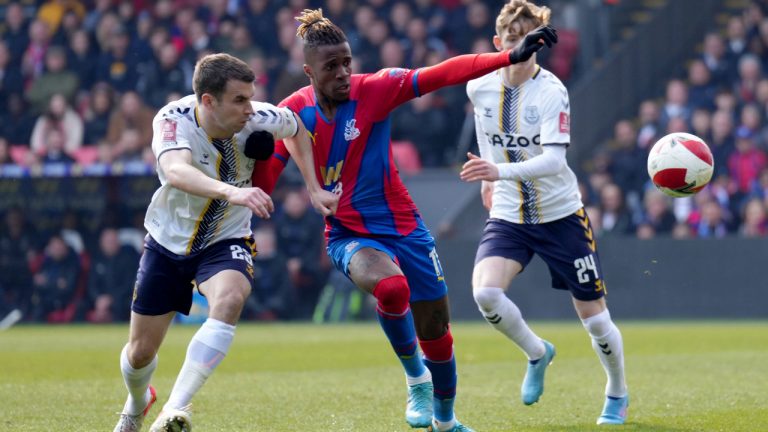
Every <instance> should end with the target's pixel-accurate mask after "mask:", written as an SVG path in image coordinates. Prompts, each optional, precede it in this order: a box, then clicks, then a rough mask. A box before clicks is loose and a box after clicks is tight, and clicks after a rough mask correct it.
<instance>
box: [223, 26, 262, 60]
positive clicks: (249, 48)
mask: <svg viewBox="0 0 768 432" xmlns="http://www.w3.org/2000/svg"><path fill="white" fill-rule="evenodd" d="M231 41H232V42H231V43H230V45H229V48H228V49H227V52H228V53H229V54H231V55H233V56H235V57H237V58H239V59H240V60H243V61H246V60H248V59H249V58H251V57H253V56H257V55H261V52H260V51H259V50H258V49H256V47H255V46H254V44H253V41H252V40H251V34H250V32H249V31H248V27H246V26H245V25H243V24H239V25H236V26H235V29H234V30H233V32H232V38H231Z"/></svg>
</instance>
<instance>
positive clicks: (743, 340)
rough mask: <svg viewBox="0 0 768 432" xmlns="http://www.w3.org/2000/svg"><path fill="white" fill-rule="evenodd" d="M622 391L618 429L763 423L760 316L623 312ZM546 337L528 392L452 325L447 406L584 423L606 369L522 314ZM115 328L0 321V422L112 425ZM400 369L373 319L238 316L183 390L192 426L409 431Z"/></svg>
mask: <svg viewBox="0 0 768 432" xmlns="http://www.w3.org/2000/svg"><path fill="white" fill-rule="evenodd" d="M618 325H619V326H620V328H621V329H622V332H623V335H624V343H625V351H626V367H627V375H628V384H629V389H630V410H629V421H628V424H627V425H625V426H623V427H607V429H609V430H623V431H659V432H661V431H665V432H667V431H671V432H674V431H728V432H731V431H767V430H768V322H767V321H750V322H725V321H723V322H710V321H707V322H698V321H685V322H666V321H665V322H622V321H618ZM531 326H532V328H533V329H534V330H535V331H537V332H538V333H539V334H540V335H541V336H542V337H544V338H546V339H548V340H550V341H552V342H553V343H554V344H555V346H556V347H557V357H556V358H555V361H554V363H553V364H552V366H551V367H550V368H549V369H548V371H547V381H546V390H545V392H544V395H543V396H542V399H541V401H540V402H539V403H537V404H535V405H533V406H530V407H528V406H524V405H523V404H522V403H521V402H520V396H519V386H520V382H521V380H522V377H523V373H524V369H525V361H524V357H523V355H522V353H521V352H519V351H518V350H517V349H516V348H515V347H513V346H512V345H511V344H510V343H507V342H506V340H505V339H503V338H502V336H501V335H499V334H497V333H496V332H494V331H493V330H492V329H491V328H490V327H489V326H488V325H486V324H485V323H482V322H457V323H454V325H453V333H454V338H455V348H456V354H457V358H458V360H459V396H458V399H457V414H458V417H459V419H460V420H462V422H464V423H465V424H467V425H468V426H471V427H473V428H474V429H475V430H476V431H478V432H482V431H569V432H570V431H573V432H581V431H592V430H605V429H606V427H597V426H595V425H594V422H595V419H596V418H597V416H598V414H599V413H600V409H601V407H602V403H603V386H604V384H605V376H604V374H603V370H602V368H601V367H600V364H599V362H598V359H597V357H596V355H595V353H594V352H593V351H592V348H591V346H590V343H589V339H588V336H587V334H586V332H585V331H584V330H583V329H582V327H581V325H580V323H578V321H576V320H574V321H573V322H557V323H551V322H532V323H531ZM196 329H197V328H196V326H179V325H176V326H174V327H172V328H171V329H170V331H169V333H168V337H167V339H166V342H165V344H164V345H163V347H162V349H161V351H160V362H159V366H158V369H157V371H156V373H155V377H154V379H153V384H154V385H155V387H156V388H157V390H158V396H159V398H160V400H159V402H160V403H159V404H158V405H156V407H155V408H153V409H152V412H151V413H150V418H149V419H148V421H147V423H146V424H145V429H144V430H147V429H148V426H149V423H151V421H152V420H153V419H154V417H155V416H156V415H157V413H158V412H159V410H160V407H161V406H162V403H164V402H165V400H166V399H167V397H168V393H169V392H170V389H171V387H172V386H173V380H174V377H175V375H176V373H177V372H178V370H179V367H180V366H181V362H182V361H183V357H184V353H185V350H186V345H187V343H188V341H189V339H190V337H191V336H192V334H193V333H194V332H195V331H196ZM126 337H127V325H121V326H66V327H41V326H17V327H13V328H11V329H10V330H8V331H5V332H2V333H0V413H1V414H2V415H0V431H4V432H12V431H14V432H15V431H34V432H40V431H78V432H81V431H111V430H112V428H113V427H114V424H115V422H116V420H117V414H116V413H117V412H118V411H119V410H120V409H121V408H122V405H123V402H124V399H125V395H126V393H125V389H124V386H123V383H122V379H121V377H120V373H119V367H118V357H119V353H120V349H121V347H122V346H123V344H124V343H125V338H126ZM404 407H405V379H404V376H403V372H402V369H401V368H400V366H399V363H398V361H397V360H396V358H395V356H394V354H393V353H392V352H391V350H390V349H389V346H388V343H387V342H386V340H385V338H384V335H383V334H382V332H381V331H380V330H379V328H378V326H377V325H376V324H375V323H363V324H349V325H328V326H314V325H290V324H275V325H273V324H268V325H265V324H251V323H249V324H242V325H240V326H238V330H237V334H236V337H235V342H234V345H233V347H232V350H231V351H230V353H229V355H228V357H227V358H226V359H225V360H224V362H223V363H222V364H221V366H220V367H219V368H218V369H217V371H216V373H215V374H214V375H213V376H212V378H211V379H209V381H208V383H207V384H206V386H205V387H203V389H202V391H201V392H200V393H199V394H198V395H197V396H196V397H195V399H194V407H193V412H194V415H193V422H194V423H193V424H194V430H195V431H197V432H203V431H281V432H282V431H286V432H287V431H299V430H301V431H382V432H384V431H408V430H411V429H410V428H409V427H408V426H407V425H406V423H405V421H404V419H403V410H404Z"/></svg>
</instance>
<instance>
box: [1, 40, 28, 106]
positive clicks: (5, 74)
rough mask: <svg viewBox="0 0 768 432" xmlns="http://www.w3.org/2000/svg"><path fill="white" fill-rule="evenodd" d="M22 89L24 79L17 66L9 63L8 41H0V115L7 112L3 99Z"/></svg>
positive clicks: (5, 99)
mask: <svg viewBox="0 0 768 432" xmlns="http://www.w3.org/2000/svg"><path fill="white" fill-rule="evenodd" d="M23 91H24V79H23V78H22V76H21V72H19V69H18V68H17V67H14V66H13V65H12V64H11V52H10V51H9V50H8V43H7V42H4V41H0V116H2V115H3V114H6V113H7V112H8V106H7V104H6V103H4V102H5V101H7V100H8V97H9V96H10V95H11V93H22V92H23ZM0 118H1V117H0Z"/></svg>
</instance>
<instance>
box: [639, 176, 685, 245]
mask: <svg viewBox="0 0 768 432" xmlns="http://www.w3.org/2000/svg"><path fill="white" fill-rule="evenodd" d="M676 222H677V221H676V219H675V215H674V213H673V212H672V209H671V208H670V198H669V197H668V196H666V195H664V194H663V193H662V192H661V191H659V190H658V189H656V188H648V189H646V191H645V197H644V199H643V217H642V222H641V223H640V224H639V225H638V227H637V233H638V237H641V232H643V231H647V230H648V229H650V230H651V231H652V233H653V235H668V234H670V233H671V232H672V228H673V227H674V226H675V223H676Z"/></svg>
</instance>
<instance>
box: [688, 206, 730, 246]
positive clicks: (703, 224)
mask: <svg viewBox="0 0 768 432" xmlns="http://www.w3.org/2000/svg"><path fill="white" fill-rule="evenodd" d="M693 232H694V233H695V234H696V237H698V238H722V237H725V236H726V235H727V234H728V225H727V224H726V221H725V217H724V215H723V209H722V207H720V203H718V202H717V201H715V200H708V201H706V202H704V204H702V205H701V217H700V218H699V220H698V223H696V224H695V225H694V226H693Z"/></svg>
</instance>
